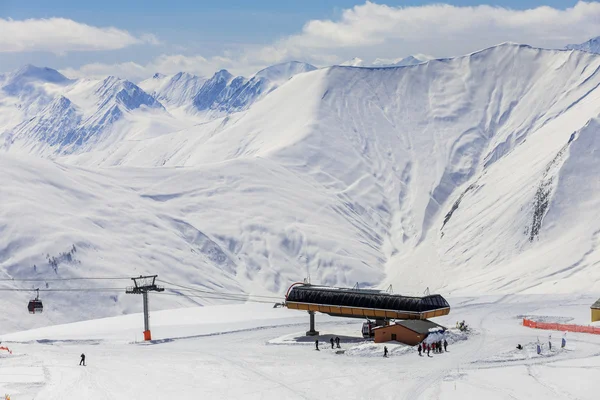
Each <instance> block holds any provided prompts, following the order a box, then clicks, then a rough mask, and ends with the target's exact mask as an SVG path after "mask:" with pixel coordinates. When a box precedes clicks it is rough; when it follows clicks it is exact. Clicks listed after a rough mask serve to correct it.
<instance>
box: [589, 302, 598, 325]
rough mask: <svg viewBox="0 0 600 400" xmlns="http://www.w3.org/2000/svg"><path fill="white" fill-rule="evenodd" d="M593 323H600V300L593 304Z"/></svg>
mask: <svg viewBox="0 0 600 400" xmlns="http://www.w3.org/2000/svg"><path fill="white" fill-rule="evenodd" d="M591 308H592V322H596V321H600V299H598V300H597V301H596V302H595V303H594V304H592V307H591Z"/></svg>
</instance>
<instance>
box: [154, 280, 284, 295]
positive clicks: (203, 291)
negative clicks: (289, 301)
mask: <svg viewBox="0 0 600 400" xmlns="http://www.w3.org/2000/svg"><path fill="white" fill-rule="evenodd" d="M157 281H158V282H162V283H166V284H167V285H173V286H177V287H180V288H182V289H187V290H191V291H194V292H200V293H209V294H220V295H232V296H250V297H260V298H265V299H277V300H279V299H281V296H263V295H258V294H244V293H231V292H218V291H215V290H205V289H198V288H194V287H191V286H184V285H179V284H177V283H173V282H167V281H165V280H162V279H157Z"/></svg>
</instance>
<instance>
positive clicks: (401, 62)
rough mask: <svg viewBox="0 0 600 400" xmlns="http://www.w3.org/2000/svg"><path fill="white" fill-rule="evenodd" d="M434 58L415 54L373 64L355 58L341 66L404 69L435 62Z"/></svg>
mask: <svg viewBox="0 0 600 400" xmlns="http://www.w3.org/2000/svg"><path fill="white" fill-rule="evenodd" d="M433 59H434V57H431V56H427V55H425V54H415V55H410V56H408V57H404V58H395V59H389V58H376V59H375V60H374V61H373V62H370V63H369V62H366V61H364V60H363V59H361V58H358V57H354V58H352V59H350V60H347V61H344V62H343V63H341V64H339V65H340V66H345V67H403V66H407V65H416V64H421V63H424V62H427V61H429V60H433Z"/></svg>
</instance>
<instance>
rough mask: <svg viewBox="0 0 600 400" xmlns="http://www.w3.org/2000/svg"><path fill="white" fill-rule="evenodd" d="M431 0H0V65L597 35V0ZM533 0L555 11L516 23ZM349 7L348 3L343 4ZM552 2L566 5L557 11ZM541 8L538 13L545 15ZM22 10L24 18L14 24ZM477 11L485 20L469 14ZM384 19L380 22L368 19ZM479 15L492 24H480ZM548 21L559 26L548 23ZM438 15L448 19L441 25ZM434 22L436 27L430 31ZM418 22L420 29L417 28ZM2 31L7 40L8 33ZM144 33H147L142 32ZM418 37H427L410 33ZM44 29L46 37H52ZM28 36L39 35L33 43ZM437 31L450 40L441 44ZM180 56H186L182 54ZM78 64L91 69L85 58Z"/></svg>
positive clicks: (313, 58)
mask: <svg viewBox="0 0 600 400" xmlns="http://www.w3.org/2000/svg"><path fill="white" fill-rule="evenodd" d="M437 3H440V2H431V1H419V0H405V1H400V0H388V1H380V2H377V3H376V4H371V5H366V4H365V2H364V1H352V0H303V1H300V0H278V1H277V0H254V1H248V0H222V1H203V0H201V1H193V0H185V1H181V0H172V1H164V0H163V1H152V0H146V1H141V0H128V1H126V0H121V1H117V0H104V1H95V2H82V1H75V0H26V1H24V0H0V19H2V20H4V23H5V24H6V25H7V26H8V27H9V28H10V30H9V31H8V32H13V29H14V32H15V33H14V36H15V37H20V35H21V34H22V35H24V38H23V45H22V46H20V47H19V46H16V47H18V48H16V49H15V46H14V45H11V44H10V43H6V46H5V47H6V49H4V50H3V49H2V38H0V52H4V53H5V54H3V55H2V57H0V71H7V70H10V69H13V68H16V67H18V66H19V65H21V64H24V63H34V64H44V65H49V66H51V67H55V68H59V69H62V70H68V71H69V72H70V73H71V74H74V75H78V74H79V75H85V73H84V72H83V69H85V68H83V67H85V66H88V65H95V68H96V69H95V70H94V71H96V72H92V74H96V73H97V74H100V73H101V70H102V68H100V67H99V66H98V65H99V64H102V65H105V66H106V67H105V68H104V69H105V70H106V71H107V72H110V70H111V67H110V66H111V65H112V66H113V67H114V68H113V69H114V70H115V71H116V73H121V74H123V75H127V74H131V73H133V70H135V71H136V72H135V73H137V74H138V75H139V76H138V78H140V77H141V76H142V75H143V74H144V73H145V72H143V69H144V68H146V69H148V68H153V67H156V68H161V67H164V68H165V69H169V68H175V67H176V66H177V65H180V66H182V67H185V68H189V69H192V70H191V71H190V72H194V73H202V74H208V73H210V71H211V68H218V67H229V68H233V69H236V68H237V69H238V70H239V72H240V73H244V74H249V73H250V72H251V71H252V70H253V69H255V68H259V67H261V66H264V65H266V64H269V63H271V62H278V61H286V60H287V59H291V58H300V59H304V61H309V62H312V63H316V64H327V63H328V62H334V63H335V62H339V61H340V60H342V61H343V58H345V57H349V58H351V57H354V56H356V57H361V58H366V59H368V58H377V57H379V58H398V57H403V56H407V55H409V54H412V53H415V52H419V53H426V54H431V55H433V56H449V55H454V54H456V52H458V54H460V53H461V52H468V51H473V50H477V49H478V48H481V47H482V46H483V47H486V46H488V45H493V44H495V42H502V41H519V42H529V43H530V44H533V45H540V46H549V45H552V46H554V44H553V43H554V42H555V43H556V45H557V46H560V45H564V44H566V43H559V42H560V41H561V40H562V41H563V42H569V41H579V40H583V39H587V38H589V37H591V36H594V35H600V31H599V32H595V31H594V29H593V27H592V26H593V24H594V23H596V24H597V22H598V21H599V19H598V16H596V14H595V12H596V8H600V4H599V3H595V2H592V3H589V2H588V3H583V4H584V6H581V4H582V3H580V4H579V5H577V4H578V2H577V1H564V0H563V1H560V0H546V1H538V0H522V1H518V0H495V1H490V2H482V1H475V0H458V1H447V2H445V3H447V4H450V5H453V6H456V7H455V8H454V9H453V10H451V11H450V12H449V11H448V10H441V9H437V10H435V9H431V8H427V6H428V5H431V4H437ZM479 5H491V6H498V7H504V8H509V9H512V10H514V11H513V13H512V14H511V15H507V16H506V21H503V20H501V19H499V18H497V17H496V16H494V15H493V13H490V12H486V11H485V10H483V9H479V11H477V12H476V14H481V18H480V17H478V16H477V15H473V13H472V12H470V11H469V10H468V9H467V8H466V7H471V6H479ZM576 5H577V6H576ZM596 5H598V7H596ZM385 6H388V7H389V8H385V9H384V12H383V13H381V12H380V10H382V9H383V7H385ZM400 6H402V7H404V8H405V10H406V8H408V9H410V10H412V11H411V12H412V13H413V14H414V13H417V15H419V16H420V15H421V14H422V15H424V17H423V19H422V22H421V23H420V24H419V25H415V26H414V27H413V28H412V30H411V31H410V32H405V31H403V29H404V28H402V26H406V23H402V21H403V20H404V18H405V16H403V15H402V13H403V11H402V9H401V8H399V7H400ZM540 6H547V7H551V8H553V9H554V10H553V11H554V12H555V14H557V15H555V16H554V17H547V16H545V15H544V12H543V11H539V15H540V16H541V17H540V18H542V20H541V21H540V18H534V20H535V21H536V23H535V24H534V26H533V28H532V27H528V26H526V24H522V23H518V24H517V25H519V26H517V27H514V25H515V24H514V21H519V20H521V19H522V18H521V17H520V15H521V16H522V15H525V14H524V13H525V12H526V11H525V10H529V9H536V8H537V7H540ZM592 6H593V7H592ZM573 7H575V8H578V7H579V11H572V12H570V13H568V12H567V11H565V10H567V9H571V10H574V8H573ZM590 7H591V8H593V9H591V8H590ZM590 9H591V11H590ZM353 10H354V11H355V12H352V11H353ZM386 10H392V12H391V14H393V15H394V17H393V18H392V19H389V18H388V17H387V16H386V15H385V14H387V11H386ZM421 10H422V11H423V12H422V13H421ZM520 10H521V11H520ZM538 10H539V9H538ZM349 11H350V12H351V14H352V15H354V17H356V19H357V22H356V23H357V24H356V25H355V26H354V25H353V22H352V20H353V18H354V17H351V18H349V19H345V17H344V16H345V15H347V13H348V12H349ZM561 12H563V14H565V13H566V14H565V15H563V16H561V15H560V13H561ZM427 13H432V17H431V20H432V21H439V22H437V24H435V25H434V24H431V26H428V24H427V20H428V17H427V15H429V14H427ZM444 13H446V14H447V15H454V16H453V17H452V18H454V19H456V20H457V21H463V22H462V23H461V24H465V23H464V20H463V16H464V18H468V22H467V23H466V24H465V28H464V29H462V28H461V29H462V31H461V32H455V31H456V29H454V28H452V26H451V25H452V24H451V23H450V22H445V21H444V15H446V14H444ZM519 13H521V14H519ZM382 14H383V15H382ZM405 14H406V13H405ZM584 14H587V15H584ZM49 18H61V19H64V20H69V21H72V22H73V23H75V24H79V25H81V26H82V27H83V28H82V30H81V32H79V31H78V29H76V27H75V26H74V25H69V26H67V27H66V25H65V21H58V20H52V23H53V24H54V25H55V28H54V29H55V31H56V35H55V34H54V33H53V32H49V31H48V29H50V28H49V27H48V26H44V27H42V21H43V20H44V19H49ZM377 18H382V23H381V24H378V21H377ZM449 18H450V17H449ZM545 18H547V20H544V19H545ZM594 18H595V20H594ZM360 19H364V21H365V22H364V23H362V22H360ZM417 19H418V18H417ZM2 20H0V23H1V22H2ZM25 20H28V21H29V22H28V23H27V24H20V25H19V24H17V22H19V21H25ZM383 20H386V21H383ZM486 20H488V21H490V22H487V23H480V22H477V21H486ZM563 20H572V21H571V22H570V24H571V26H572V27H573V29H570V26H568V25H566V24H564V23H563V22H561V21H563ZM36 21H37V23H36ZM310 21H313V22H315V21H316V22H315V23H314V24H313V25H312V26H314V27H315V29H314V30H311V31H310V32H306V28H305V27H306V26H307V24H308V23H309V22H310ZM320 21H322V22H324V23H320ZM511 21H513V22H511ZM388 24H389V29H388V30H387V31H382V30H381V29H378V27H377V25H382V26H386V25H388ZM486 24H487V25H488V26H491V25H493V26H494V27H495V28H494V29H488V28H487V27H486V26H485V25H486ZM557 24H559V25H560V26H558V28H555V27H556V26H557ZM46 25H47V24H46ZM442 25H447V26H446V27H445V28H444V27H443V26H442ZM454 25H457V24H456V23H454ZM478 25H483V26H478ZM597 25H600V24H597ZM440 26H442V27H441V28H439V32H437V30H438V27H440ZM26 27H27V29H26ZM85 27H91V28H98V29H109V28H111V27H114V28H117V29H118V30H119V31H122V32H124V34H123V35H120V36H119V35H117V36H119V37H116V36H115V37H113V38H111V39H109V40H108V39H107V43H97V42H98V41H102V40H104V36H105V35H104V34H102V32H101V31H100V32H99V31H94V30H93V29H92V30H90V29H87V28H85ZM323 27H324V28H323ZM338 27H339V32H344V34H345V35H346V36H347V37H346V38H343V37H341V34H340V37H337V38H335V39H333V40H332V41H331V42H330V43H327V42H328V40H329V38H330V37H332V38H333V37H336V36H337V35H338ZM363 27H367V28H364V29H363ZM38 28H39V29H40V30H39V32H40V33H39V34H38V35H37V36H31V37H30V36H27V35H34V33H35V32H38V31H37V29H38ZM321 28H323V29H324V30H323V29H321ZM551 28H552V29H551ZM18 29H23V30H27V31H28V33H27V32H26V33H21V32H20V31H18ZM86 29H87V30H86ZM556 29H558V30H559V31H558V32H557V33H556V34H554V33H552V32H551V31H552V30H556ZM2 30H4V29H3V26H2V25H0V32H2ZM363 30H364V32H363ZM76 31H77V32H78V33H73V34H74V35H75V34H76V35H79V38H70V37H64V35H66V33H65V32H76ZM413 31H416V32H415V34H414V35H413V34H412V33H411V32H413ZM420 31H422V32H421V33H420V36H419V32H420ZM480 31H481V33H479V32H480ZM354 32H359V33H358V34H357V36H358V37H357V40H356V45H355V44H354V43H353V42H352V41H351V39H350V38H351V37H352V36H354V35H355V33H354ZM448 32H452V34H455V36H454V37H448ZM569 32H570V33H569ZM86 35H89V36H86ZM127 35H129V36H127ZM320 35H325V36H323V37H321V36H320ZM369 35H371V36H369ZM436 35H439V36H438V37H437V39H439V40H436ZM473 35H474V36H479V37H480V39H477V38H472V39H471V38H470V37H471V36H473ZM4 36H5V40H6V41H8V39H7V38H6V36H7V35H4ZM42 36H43V37H44V38H42ZM150 36H151V37H152V38H153V39H148V37H150ZM588 36H589V37H588ZM419 37H423V38H426V40H425V39H423V40H419ZM481 37H483V38H481ZM52 39H54V40H55V42H52ZM32 41H40V42H43V43H39V44H36V45H35V46H33V47H32V46H30V43H31V42H32ZM444 41H449V42H448V43H447V44H445V42H444ZM438 42H439V43H438ZM65 43H71V44H70V45H66V44H65ZM322 43H327V44H326V45H323V44H322ZM161 56H162V57H163V58H164V57H167V56H178V57H180V58H178V61H177V63H179V64H177V63H175V65H173V63H171V64H169V63H164V62H162V61H161V59H160V57H161ZM181 57H187V58H188V61H185V60H184V59H183V58H181ZM202 59H206V62H205V63H204V65H203V66H201V67H200V66H199V67H198V68H194V67H191V66H187V65H188V64H186V62H188V63H189V64H190V65H191V64H194V63H196V64H198V63H199V61H202ZM163 61H164V60H163ZM125 63H133V64H131V65H129V68H130V70H129V72H127V71H124V70H123V68H124V67H123V66H122V65H121V67H119V65H120V64H125ZM134 64H135V65H134ZM167 64H168V65H167ZM199 64H202V62H200V63H199ZM186 66H187V67H186ZM138 67H140V68H138ZM82 68H83V69H82ZM87 70H88V71H91V70H90V68H87ZM119 71H120V72H119ZM162 72H166V73H171V72H173V71H171V70H168V71H162ZM129 77H131V78H133V77H132V76H129Z"/></svg>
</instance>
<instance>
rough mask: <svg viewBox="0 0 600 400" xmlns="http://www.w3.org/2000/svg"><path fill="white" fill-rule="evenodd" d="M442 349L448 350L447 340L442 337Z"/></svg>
mask: <svg viewBox="0 0 600 400" xmlns="http://www.w3.org/2000/svg"><path fill="white" fill-rule="evenodd" d="M444 351H448V342H446V339H444Z"/></svg>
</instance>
